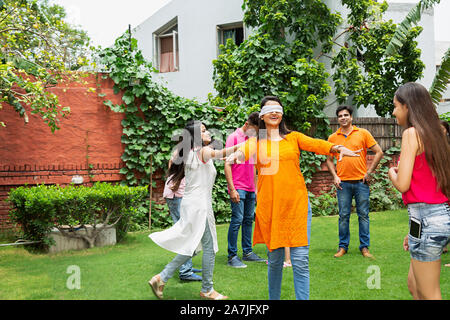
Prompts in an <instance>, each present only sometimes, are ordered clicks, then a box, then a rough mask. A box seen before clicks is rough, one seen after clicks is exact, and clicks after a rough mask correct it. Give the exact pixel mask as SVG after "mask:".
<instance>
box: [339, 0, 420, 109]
mask: <svg viewBox="0 0 450 320" xmlns="http://www.w3.org/2000/svg"><path fill="white" fill-rule="evenodd" d="M342 3H343V4H344V5H345V6H347V7H348V8H349V9H350V13H349V15H348V18H347V19H348V23H349V26H348V27H347V28H346V30H345V32H344V33H342V34H341V35H340V36H345V42H344V46H342V47H341V48H340V50H339V51H338V52H337V54H336V55H335V56H334V57H333V58H332V66H333V67H334V71H335V72H334V74H333V80H334V87H335V94H336V96H337V100H338V102H339V103H347V104H352V105H355V106H356V107H360V106H369V105H372V106H373V107H374V108H375V111H376V113H377V115H379V116H381V117H384V116H388V115H390V113H391V112H392V109H393V106H392V97H393V96H394V93H395V90H397V88H398V87H399V86H400V85H401V84H403V83H405V82H408V81H416V80H417V79H419V78H420V77H422V72H423V69H424V67H425V65H424V64H423V62H422V61H421V60H420V50H419V49H418V48H417V42H416V41H414V39H415V38H416V37H417V36H418V35H419V34H420V32H421V31H422V28H421V27H414V28H411V29H409V30H408V31H407V32H406V33H405V34H404V36H405V45H404V46H402V47H401V48H399V50H398V52H396V53H395V54H392V55H386V54H385V52H386V48H387V47H388V46H389V43H390V41H391V39H392V38H393V37H394V34H395V31H396V29H397V28H396V25H395V24H394V23H392V21H383V20H382V14H383V13H384V12H385V11H386V10H387V8H388V5H387V3H385V2H384V3H382V4H379V3H377V2H376V1H373V0H364V1H357V0H342Z"/></svg>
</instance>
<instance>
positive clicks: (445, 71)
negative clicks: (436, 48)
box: [430, 48, 450, 105]
mask: <svg viewBox="0 0 450 320" xmlns="http://www.w3.org/2000/svg"><path fill="white" fill-rule="evenodd" d="M449 81H450V48H448V49H447V51H446V52H445V54H444V57H443V58H442V62H441V66H440V67H439V69H438V70H437V71H436V75H435V76H434V79H433V83H432V84H431V87H430V95H431V99H432V100H433V102H434V103H435V104H436V105H437V104H439V101H440V100H441V98H442V94H443V93H444V92H445V91H446V90H447V86H448V83H449Z"/></svg>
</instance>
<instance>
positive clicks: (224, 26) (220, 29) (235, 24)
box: [216, 21, 247, 56]
mask: <svg viewBox="0 0 450 320" xmlns="http://www.w3.org/2000/svg"><path fill="white" fill-rule="evenodd" d="M237 28H242V33H243V36H242V41H245V40H246V39H247V32H246V28H245V24H244V22H243V21H237V22H231V23H226V24H220V25H217V26H216V31H217V32H216V53H217V56H219V55H220V45H221V44H223V45H225V43H224V41H223V36H224V31H227V30H232V29H237Z"/></svg>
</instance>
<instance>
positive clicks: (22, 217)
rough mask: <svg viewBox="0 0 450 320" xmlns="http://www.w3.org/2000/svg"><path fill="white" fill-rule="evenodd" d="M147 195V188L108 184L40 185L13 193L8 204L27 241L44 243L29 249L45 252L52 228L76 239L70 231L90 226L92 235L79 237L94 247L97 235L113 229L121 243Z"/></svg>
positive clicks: (11, 216) (12, 216)
mask: <svg viewBox="0 0 450 320" xmlns="http://www.w3.org/2000/svg"><path fill="white" fill-rule="evenodd" d="M147 194H148V192H147V188H145V187H127V186H120V185H112V184H108V183H95V184H94V186H92V187H85V186H73V185H70V186H66V187H60V186H57V185H56V186H55V185H51V186H46V185H39V186H36V187H19V188H17V189H14V190H13V191H11V192H10V194H9V197H8V199H7V200H8V201H9V202H10V203H11V204H12V209H11V211H10V218H11V221H13V222H15V223H18V224H19V225H20V226H21V228H22V230H23V233H24V237H25V238H26V239H28V240H32V241H41V243H39V244H38V245H33V246H27V249H31V250H32V251H35V250H38V251H42V250H47V249H48V247H49V246H50V245H51V244H52V239H51V238H50V237H49V232H50V231H51V229H52V228H53V227H56V228H58V229H59V230H60V231H61V233H62V234H63V235H65V236H72V237H74V234H73V233H70V235H69V233H68V232H67V228H68V229H69V230H70V231H74V230H76V229H79V228H85V227H86V225H91V226H92V227H93V231H92V232H90V233H89V234H87V236H76V237H79V238H80V237H81V238H83V239H84V240H86V241H87V242H88V243H89V245H90V247H92V246H93V243H94V241H95V237H96V236H97V234H98V233H99V232H100V231H101V230H103V229H105V228H108V227H110V226H111V225H114V226H115V227H116V232H117V241H121V240H122V239H123V238H124V236H125V234H126V232H127V229H128V224H129V222H130V218H131V216H132V215H133V214H134V213H135V212H136V208H137V207H139V206H140V204H141V202H142V201H143V200H144V199H145V197H146V196H147ZM63 226H65V227H66V229H64V228H63ZM64 230H66V231H64Z"/></svg>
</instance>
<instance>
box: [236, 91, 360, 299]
mask: <svg viewBox="0 0 450 320" xmlns="http://www.w3.org/2000/svg"><path fill="white" fill-rule="evenodd" d="M261 107H262V109H261V112H260V125H259V129H260V130H259V135H258V136H259V138H258V139H256V138H253V139H249V140H248V141H247V143H246V144H245V145H244V146H242V147H241V149H240V150H239V151H237V152H236V153H235V154H233V155H231V156H230V157H228V158H227V161H229V162H233V161H238V162H239V161H243V160H244V159H245V160H248V159H249V158H252V157H253V156H256V168H257V170H258V185H257V206H256V214H255V217H256V219H255V231H254V235H253V245H255V244H257V243H264V244H266V246H267V248H268V250H269V251H268V260H269V270H268V280H269V299H271V300H272V299H280V295H281V278H282V272H283V261H284V248H285V247H290V248H291V249H290V252H291V261H292V267H293V272H294V288H295V295H296V298H297V299H302V300H307V299H309V262H308V260H309V258H308V255H309V246H308V244H309V239H308V227H309V226H308V208H309V202H308V191H307V190H306V185H305V180H304V179H303V175H302V173H301V171H300V166H299V159H300V151H301V150H305V151H312V152H315V153H318V154H326V155H328V154H330V153H332V152H340V153H341V157H342V156H358V155H357V154H356V153H354V152H352V151H351V150H349V149H347V148H345V147H343V146H338V145H334V144H332V143H329V142H327V141H325V140H321V139H313V138H310V137H308V136H306V135H304V134H302V133H300V132H295V131H292V132H291V131H289V130H288V129H287V128H286V126H285V124H284V120H283V108H282V106H281V102H280V100H279V99H278V98H277V97H273V96H269V97H265V98H264V99H263V100H262V102H261Z"/></svg>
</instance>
